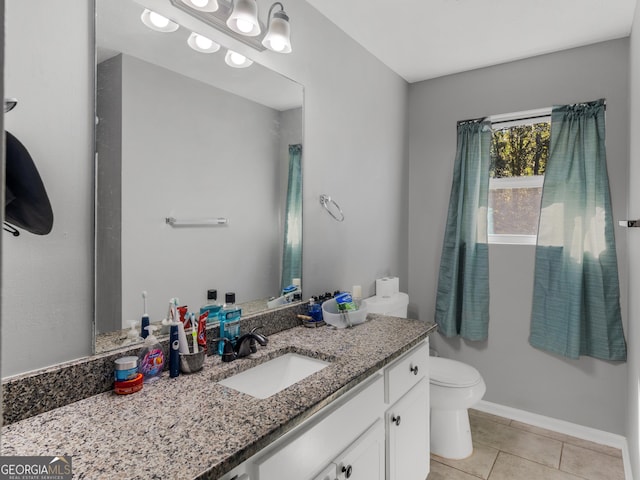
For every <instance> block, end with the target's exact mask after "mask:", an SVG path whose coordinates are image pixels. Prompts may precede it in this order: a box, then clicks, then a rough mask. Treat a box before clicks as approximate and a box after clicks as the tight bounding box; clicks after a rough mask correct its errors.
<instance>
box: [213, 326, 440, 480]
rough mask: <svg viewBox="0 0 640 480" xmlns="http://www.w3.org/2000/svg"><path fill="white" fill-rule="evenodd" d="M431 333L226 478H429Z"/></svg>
mask: <svg viewBox="0 0 640 480" xmlns="http://www.w3.org/2000/svg"><path fill="white" fill-rule="evenodd" d="M428 360H429V343H428V339H427V340H425V341H424V342H422V343H420V344H419V345H417V346H416V347H414V348H413V349H411V350H410V351H409V352H407V353H406V354H404V355H403V356H402V357H400V358H399V359H398V360H396V361H395V362H393V363H392V364H391V365H389V366H387V367H385V368H384V369H382V370H380V371H379V372H377V373H375V374H373V375H371V376H370V377H369V378H367V379H366V380H364V381H362V382H361V383H360V384H359V385H358V386H357V387H355V388H354V389H353V390H352V391H350V392H348V393H347V394H346V395H344V396H343V397H340V398H338V399H337V400H336V401H334V402H332V403H331V404H329V405H328V406H327V407H325V408H324V409H322V410H320V411H319V412H318V413H316V414H315V415H314V416H312V417H311V418H309V419H308V420H306V421H305V422H304V423H302V424H301V425H300V426H298V427H297V428H295V429H294V430H292V431H291V432H289V433H287V434H286V435H284V436H283V437H281V438H280V439H278V440H276V441H275V442H274V443H272V444H271V445H269V446H268V447H266V448H265V449H263V450H261V451H260V452H258V453H257V454H256V455H254V456H253V457H252V458H250V459H249V460H247V461H246V462H244V463H243V464H241V465H239V466H238V467H236V468H235V469H234V470H232V471H231V472H229V473H228V474H226V475H224V476H223V477H221V479H220V480H425V478H427V475H428V473H429V461H430V458H429V377H428Z"/></svg>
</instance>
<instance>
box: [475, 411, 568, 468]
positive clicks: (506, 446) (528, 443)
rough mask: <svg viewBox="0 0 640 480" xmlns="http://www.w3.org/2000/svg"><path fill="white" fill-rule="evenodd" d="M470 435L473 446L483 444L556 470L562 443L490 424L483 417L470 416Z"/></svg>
mask: <svg viewBox="0 0 640 480" xmlns="http://www.w3.org/2000/svg"><path fill="white" fill-rule="evenodd" d="M470 422H471V434H472V438H473V442H474V445H475V444H484V445H487V446H489V447H492V448H495V449H498V450H500V451H503V452H507V453H511V454H513V455H517V456H519V457H522V458H525V459H527V460H531V461H533V462H537V463H541V464H543V465H547V466H549V467H553V468H558V466H559V465H560V454H561V452H562V442H560V441H558V440H554V439H552V438H548V437H544V436H542V435H538V434H535V433H529V432H525V431H523V430H520V429H517V428H513V427H511V426H508V425H503V424H499V423H495V422H492V421H491V420H489V419H487V418H485V417H478V416H475V415H473V416H471V417H470Z"/></svg>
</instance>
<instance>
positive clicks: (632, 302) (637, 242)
mask: <svg viewBox="0 0 640 480" xmlns="http://www.w3.org/2000/svg"><path fill="white" fill-rule="evenodd" d="M630 43H631V47H630V52H629V62H630V65H629V70H630V76H629V86H630V109H629V110H630V131H631V132H634V133H633V134H632V135H631V138H630V141H631V146H630V152H629V153H630V154H629V159H630V160H629V163H630V165H629V201H628V214H627V218H640V189H638V182H640V136H638V134H637V132H638V131H640V8H638V7H636V14H635V17H634V21H633V32H632V34H631V42H630ZM627 237H628V240H629V292H633V293H635V294H631V295H629V326H628V329H627V332H628V334H627V346H628V349H629V354H628V357H627V365H628V367H627V368H628V370H629V380H628V385H627V389H628V394H627V398H628V400H627V431H626V434H627V440H628V442H629V454H630V457H631V466H632V469H633V478H640V398H639V393H640V352H639V349H640V325H639V324H638V321H637V319H638V317H640V298H639V297H638V295H637V292H639V291H640V228H630V229H629V230H628V232H627Z"/></svg>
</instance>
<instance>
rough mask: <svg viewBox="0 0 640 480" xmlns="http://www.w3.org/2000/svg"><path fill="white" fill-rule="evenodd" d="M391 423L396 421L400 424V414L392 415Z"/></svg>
mask: <svg viewBox="0 0 640 480" xmlns="http://www.w3.org/2000/svg"><path fill="white" fill-rule="evenodd" d="M391 423H395V424H396V425H398V426H400V415H398V416H397V417H396V416H395V415H394V416H393V417H391Z"/></svg>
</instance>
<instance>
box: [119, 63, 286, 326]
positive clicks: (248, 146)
mask: <svg viewBox="0 0 640 480" xmlns="http://www.w3.org/2000/svg"><path fill="white" fill-rule="evenodd" d="M122 73H123V76H122V94H123V102H122V103H123V117H122V124H123V128H122V132H123V133H122V319H123V322H125V323H124V325H123V327H127V326H128V325H129V322H128V320H135V319H137V318H138V317H139V316H140V315H141V313H142V312H141V308H142V302H141V295H140V292H142V291H143V290H146V291H147V292H148V293H149V296H150V301H149V302H148V311H149V315H150V316H151V318H153V319H156V320H159V319H161V318H164V317H165V316H166V308H167V306H166V301H167V300H168V299H169V298H171V297H179V298H180V302H181V304H184V305H189V307H190V309H191V310H193V309H194V307H196V309H197V306H199V305H202V304H204V303H205V301H206V292H207V289H209V288H217V289H218V291H219V298H220V299H221V300H222V301H224V296H223V294H224V292H226V291H233V292H236V301H237V302H244V301H247V300H255V299H259V298H266V297H269V296H270V295H276V294H277V293H278V289H279V285H280V276H279V271H280V270H279V265H280V251H281V244H280V226H279V222H278V216H279V213H278V212H279V204H278V202H279V198H280V197H279V192H280V190H281V185H280V178H279V175H278V164H279V148H280V132H279V128H278V125H279V116H280V112H278V111H277V110H273V109H271V108H268V107H265V106H263V105H260V104H257V103H255V102H252V101H250V100H247V99H245V98H242V97H239V96H236V95H232V94H230V93H228V92H225V91H223V90H219V89H217V88H214V87H212V86H210V85H207V84H204V83H201V82H198V81H195V80H192V79H190V78H187V77H184V76H182V75H179V74H177V73H174V72H171V71H169V70H166V69H164V68H161V67H157V66H155V65H152V64H149V63H147V62H144V61H141V60H138V59H136V58H133V57H130V56H128V55H124V56H123V68H122ZM159 105H161V108H158V107H159ZM167 216H174V217H176V218H178V219H185V218H187V219H189V218H195V219H199V218H211V217H226V218H228V219H229V225H228V226H225V227H211V228H185V229H180V228H172V227H169V226H168V225H166V224H165V222H164V219H165V217H167Z"/></svg>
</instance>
